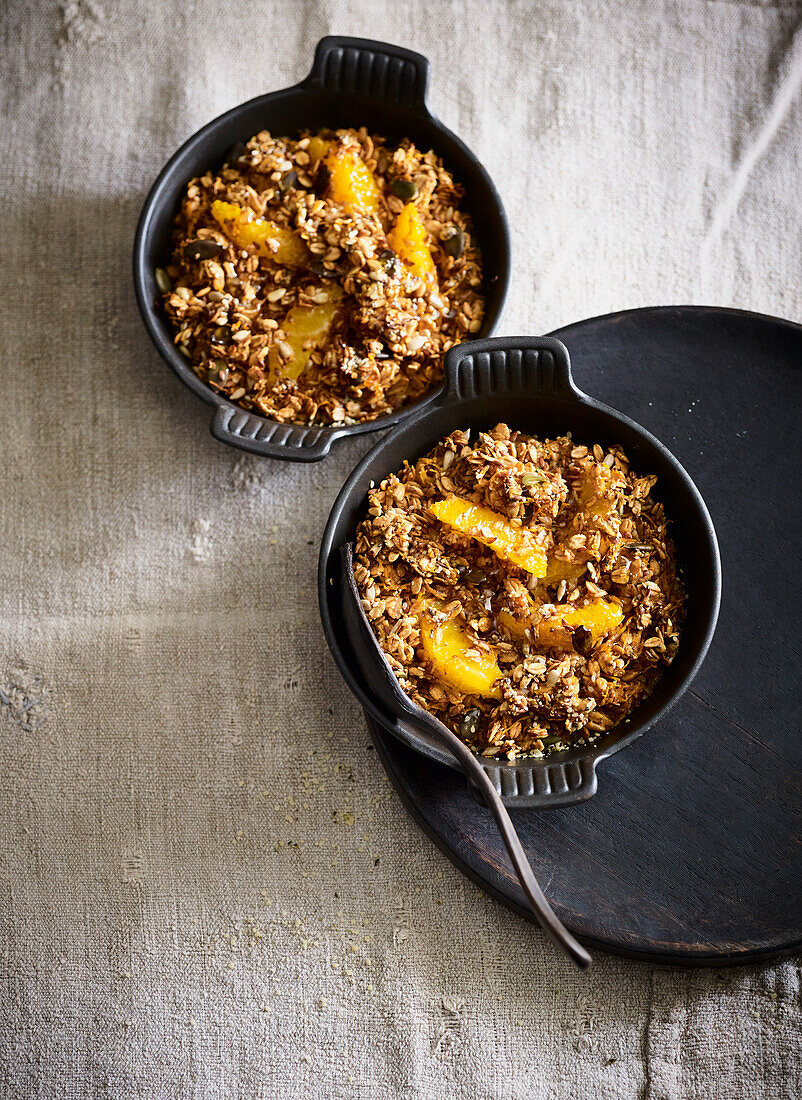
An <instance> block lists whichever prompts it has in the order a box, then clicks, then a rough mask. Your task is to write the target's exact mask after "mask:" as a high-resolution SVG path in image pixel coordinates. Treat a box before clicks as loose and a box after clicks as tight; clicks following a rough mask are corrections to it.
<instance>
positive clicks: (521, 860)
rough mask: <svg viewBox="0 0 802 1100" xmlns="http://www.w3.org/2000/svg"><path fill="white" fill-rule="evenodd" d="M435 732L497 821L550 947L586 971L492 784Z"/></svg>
mask: <svg viewBox="0 0 802 1100" xmlns="http://www.w3.org/2000/svg"><path fill="white" fill-rule="evenodd" d="M438 725H439V723H438ZM437 732H438V734H439V735H440V739H441V740H442V741H447V742H448V747H449V748H450V749H451V751H452V752H453V753H454V755H455V756H456V757H457V759H458V760H459V762H460V764H461V765H462V768H463V770H464V771H465V773H466V774H470V776H471V778H472V779H473V780H474V781H475V783H476V785H477V786H478V787H479V789H480V790H481V792H482V794H483V795H484V797H485V801H486V802H487V805H488V808H489V810H490V812H491V813H492V814H493V817H494V818H495V819H496V824H497V825H498V830H499V832H500V833H501V839H502V840H503V841H504V845H505V847H506V849H507V851H508V853H509V856H510V859H511V860H512V865H513V867H514V868H515V871H516V874H517V875H518V880H519V882H520V883H521V886H522V888H523V891H524V893H525V894H526V896H527V898H528V899H529V904H530V905H531V907H532V912H533V913H534V915H535V917H536V918H537V922H538V924H539V925H540V927H541V928H542V929H543V931H544V932H545V933H546V935H547V936H548V937H549V939H550V940H551V941H552V943H554V944H555V945H556V946H557V947H559V948H560V949H561V950H562V951H564V952H565V954H566V955H567V956H568V958H569V959H570V960H571V961H572V962H573V963H574V964H575V965H576V966H578V967H579V969H580V970H587V969H588V967H589V966H590V964H591V957H590V955H589V954H588V952H587V951H586V950H585V948H584V947H583V946H582V944H581V943H580V942H579V940H577V939H576V938H575V937H574V936H573V935H572V934H571V933H570V932H569V931H568V929H567V928H566V927H565V925H564V924H563V923H562V921H561V920H560V919H559V918H558V917H557V915H556V913H555V912H554V910H553V909H552V907H551V906H550V905H549V903H548V901H547V899H546V895H545V894H544V893H543V891H542V890H541V889H540V886H539V885H538V882H537V879H536V878H535V875H534V872H533V870H532V867H531V865H530V863H529V860H528V858H527V856H526V852H525V851H524V849H523V845H522V844H521V841H520V839H519V837H518V834H517V832H516V831H515V826H514V825H513V823H512V820H511V818H510V815H509V813H508V812H507V807H506V806H505V805H504V803H503V802H502V801H501V796H500V795H499V793H498V791H497V790H496V788H495V787H494V786H493V784H492V783H491V781H490V778H489V777H488V775H487V773H486V772H485V770H484V768H483V767H482V765H481V764H480V763H479V761H478V760H477V759H476V757H475V756H474V754H473V753H472V752H471V750H470V749H469V748H468V746H467V745H465V744H464V743H463V742H462V741H461V740H460V739H459V737H457V735H456V734H455V733H452V732H451V730H449V729H448V728H447V727H445V726H444V727H442V728H441V729H439V730H438V731H437Z"/></svg>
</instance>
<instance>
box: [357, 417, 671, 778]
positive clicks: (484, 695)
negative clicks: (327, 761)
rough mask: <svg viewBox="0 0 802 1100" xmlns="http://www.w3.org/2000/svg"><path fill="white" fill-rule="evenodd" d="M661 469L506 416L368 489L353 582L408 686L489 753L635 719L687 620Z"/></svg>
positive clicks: (586, 734)
mask: <svg viewBox="0 0 802 1100" xmlns="http://www.w3.org/2000/svg"><path fill="white" fill-rule="evenodd" d="M656 480H657V479H656V477H654V476H651V475H643V474H640V473H636V472H635V471H633V470H632V469H631V467H630V463H629V461H628V459H627V457H626V455H625V454H624V452H623V451H622V450H621V448H620V447H618V446H613V447H611V448H609V449H608V450H606V451H605V450H604V449H603V448H602V447H601V446H599V445H598V444H596V445H595V446H592V447H588V446H585V445H583V444H578V443H576V442H575V441H574V440H572V439H571V437H570V436H560V437H559V438H557V439H544V440H540V439H537V438H534V437H532V436H528V435H524V434H522V433H521V432H516V431H511V430H510V429H509V428H508V427H507V426H506V425H505V424H499V425H497V426H496V427H495V428H494V429H493V430H492V431H490V432H486V433H484V432H483V433H479V434H478V436H477V437H476V439H475V441H472V439H471V434H470V433H469V432H466V431H454V432H452V433H451V435H449V436H448V437H447V438H446V439H444V440H442V442H441V443H439V444H438V445H437V446H436V447H435V448H434V450H432V451H430V452H429V453H428V454H427V455H425V456H424V457H423V458H420V459H418V461H417V462H415V463H405V464H404V466H403V468H402V469H401V470H400V471H399V472H398V473H397V474H392V475H391V476H389V477H387V478H385V480H384V481H383V482H382V483H381V485H379V486H378V487H375V488H373V489H371V491H370V493H369V495H368V514H367V517H366V518H365V519H364V520H363V521H362V522H361V523H360V525H359V527H358V529H357V533H356V542H355V550H354V577H355V580H356V583H357V587H358V589H359V592H360V595H361V598H362V606H363V607H364V609H365V612H366V614H367V616H368V619H369V621H370V623H371V626H372V628H373V630H374V632H375V634H376V637H377V639H378V641H379V644H380V645H381V647H382V649H383V650H384V652H385V653H386V655H387V657H388V658H389V661H390V664H391V666H392V668H393V670H394V672H395V675H396V676H397V678H398V680H399V683H400V685H401V687H402V689H403V690H404V691H405V692H406V693H407V694H408V695H409V696H410V697H411V699H412V700H413V701H414V702H415V703H417V704H418V705H419V706H421V707H423V708H425V709H426V710H428V711H430V712H431V713H433V714H434V715H436V716H437V717H438V718H439V719H440V720H441V721H442V722H444V723H445V724H446V725H447V726H449V728H450V729H452V730H454V732H455V733H457V734H459V735H460V736H461V737H462V738H463V740H464V741H466V742H467V743H468V744H469V745H470V746H471V747H472V748H473V749H474V750H475V751H476V752H478V753H481V755H483V756H491V757H500V758H507V759H510V760H514V759H515V758H516V757H518V756H522V755H528V756H537V755H544V754H547V753H549V752H554V751H562V750H563V749H568V748H571V747H573V746H576V745H578V744H585V743H588V742H590V741H592V740H593V739H595V738H596V737H598V736H600V735H601V734H604V733H607V732H608V731H610V730H612V729H613V728H614V727H615V726H617V725H618V724H619V723H620V722H622V721H623V720H624V719H625V718H626V717H627V715H628V714H629V713H630V712H631V711H632V710H633V708H634V707H636V706H637V705H638V704H639V703H641V702H642V701H643V700H644V699H645V698H646V696H648V695H649V693H650V692H651V691H652V689H653V688H654V686H655V684H656V682H657V680H658V679H659V677H660V675H661V674H662V672H663V671H664V670H665V669H666V667H667V666H668V665H669V664H670V663H671V661H672V660H673V659H674V656H675V655H676V652H677V647H678V643H679V634H680V628H681V624H682V619H683V604H684V592H683V588H682V584H681V581H680V579H679V577H678V575H677V568H676V563H675V557H674V547H673V544H672V542H671V538H670V536H669V533H668V524H667V521H666V517H665V515H664V511H663V506H662V504H660V503H659V502H658V501H656V500H654V499H652V496H651V490H652V488H653V487H654V485H655V483H656Z"/></svg>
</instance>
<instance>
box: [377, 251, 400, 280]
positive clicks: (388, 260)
mask: <svg viewBox="0 0 802 1100" xmlns="http://www.w3.org/2000/svg"><path fill="white" fill-rule="evenodd" d="M376 258H377V259H378V260H381V262H382V263H383V264H384V270H385V271H386V272H387V274H388V275H389V274H390V273H391V272H392V271H393V270H394V268H395V252H393V250H392V248H383V249H382V250H381V252H379V254H378V256H377V257H376Z"/></svg>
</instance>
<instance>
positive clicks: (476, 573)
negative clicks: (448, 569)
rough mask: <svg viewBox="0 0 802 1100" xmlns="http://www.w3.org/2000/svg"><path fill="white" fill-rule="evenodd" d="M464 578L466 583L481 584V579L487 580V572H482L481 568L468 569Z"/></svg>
mask: <svg viewBox="0 0 802 1100" xmlns="http://www.w3.org/2000/svg"><path fill="white" fill-rule="evenodd" d="M465 580H466V581H467V582H468V584H481V583H482V581H486V580H487V573H485V572H483V571H482V570H481V569H476V568H474V569H469V570H468V572H467V573H466V574H465Z"/></svg>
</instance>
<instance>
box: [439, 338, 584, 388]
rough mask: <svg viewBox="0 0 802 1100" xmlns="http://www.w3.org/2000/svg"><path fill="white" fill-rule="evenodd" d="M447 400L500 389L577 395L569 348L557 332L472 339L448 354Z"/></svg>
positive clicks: (446, 370)
mask: <svg viewBox="0 0 802 1100" xmlns="http://www.w3.org/2000/svg"><path fill="white" fill-rule="evenodd" d="M445 379H446V385H445V391H444V394H443V403H444V404H445V403H447V402H450V401H469V400H470V399H471V398H474V397H486V396H489V395H490V394H499V393H509V394H516V393H530V394H531V393H542V394H551V395H557V396H560V395H563V396H565V397H569V396H575V395H576V394H577V393H578V392H579V391H578V390H577V389H576V387H575V386H574V383H573V380H572V378H571V360H570V358H569V355H568V348H566V346H565V344H561V343H560V341H559V340H555V339H554V337H552V336H513V337H500V338H498V339H495V340H472V341H468V342H467V343H464V344H457V345H456V346H455V347H453V348H451V349H450V350H449V351H448V352H447V353H446V358H445Z"/></svg>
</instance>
